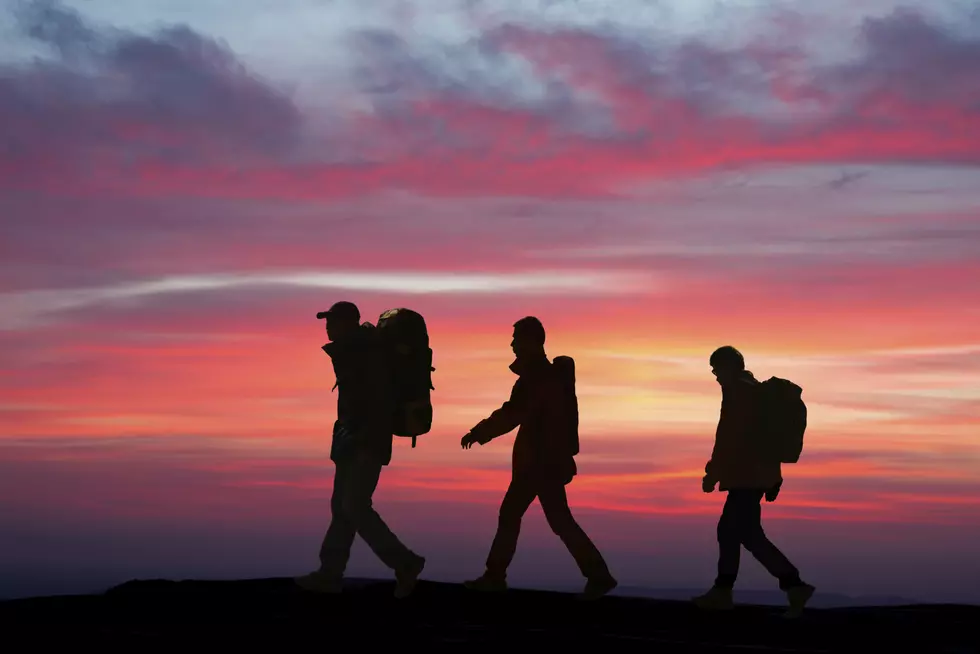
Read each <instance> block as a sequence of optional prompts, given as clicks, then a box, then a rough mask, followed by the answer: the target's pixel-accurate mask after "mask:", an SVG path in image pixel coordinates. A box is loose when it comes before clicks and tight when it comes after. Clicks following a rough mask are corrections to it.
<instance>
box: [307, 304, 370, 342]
mask: <svg viewBox="0 0 980 654" xmlns="http://www.w3.org/2000/svg"><path fill="white" fill-rule="evenodd" d="M316 317H317V319H320V320H323V319H324V318H326V320H327V338H329V339H330V340H331V341H339V340H343V339H344V338H345V337H346V336H348V335H350V334H353V333H354V331H356V330H357V328H358V327H359V326H360V324H361V312H360V311H359V310H358V309H357V305H356V304H354V303H353V302H336V303H334V305H333V306H332V307H330V308H329V309H328V310H326V311H321V312H320V313H318V314H316Z"/></svg>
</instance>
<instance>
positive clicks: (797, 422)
mask: <svg viewBox="0 0 980 654" xmlns="http://www.w3.org/2000/svg"><path fill="white" fill-rule="evenodd" d="M758 392H759V406H760V435H761V437H762V439H763V448H764V450H765V451H766V452H767V453H769V454H771V455H773V456H774V457H775V458H776V459H777V460H778V461H779V462H780V463H796V462H797V461H799V460H800V454H801V453H802V452H803V433H804V432H805V431H806V404H805V403H804V402H803V389H802V388H800V387H799V386H797V385H796V384H794V383H793V382H791V381H789V380H788V379H781V378H779V377H770V378H769V379H767V380H766V381H764V382H762V383H761V384H759V386H758Z"/></svg>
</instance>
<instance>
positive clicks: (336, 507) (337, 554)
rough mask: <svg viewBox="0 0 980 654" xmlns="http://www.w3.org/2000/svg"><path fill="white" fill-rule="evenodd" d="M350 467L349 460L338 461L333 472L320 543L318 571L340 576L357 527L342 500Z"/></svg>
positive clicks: (345, 566) (349, 474)
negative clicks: (327, 522) (327, 518)
mask: <svg viewBox="0 0 980 654" xmlns="http://www.w3.org/2000/svg"><path fill="white" fill-rule="evenodd" d="M352 472H353V471H352V469H351V466H350V463H349V462H342V463H338V464H337V465H336V467H335V469H334V474H333V495H332V496H331V498H330V512H331V518H330V526H329V527H327V533H326V534H325V535H324V537H323V543H322V544H321V545H320V572H322V573H324V574H326V575H328V576H331V577H342V576H343V575H344V570H346V569H347V561H348V559H350V549H351V546H352V545H353V544H354V536H355V534H356V533H357V529H356V528H355V526H354V523H353V522H352V521H351V520H350V518H349V517H348V516H347V515H346V513H345V512H344V500H345V497H346V495H347V494H348V492H349V487H350V482H351V475H352Z"/></svg>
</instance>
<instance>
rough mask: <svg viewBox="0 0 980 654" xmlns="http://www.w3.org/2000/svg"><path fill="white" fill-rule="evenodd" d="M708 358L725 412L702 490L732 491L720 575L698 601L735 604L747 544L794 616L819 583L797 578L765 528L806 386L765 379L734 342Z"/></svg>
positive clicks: (797, 432)
mask: <svg viewBox="0 0 980 654" xmlns="http://www.w3.org/2000/svg"><path fill="white" fill-rule="evenodd" d="M710 364H711V370H712V372H713V373H714V375H715V377H716V379H717V381H718V383H719V384H720V385H721V391H722V401H721V415H720V419H719V421H718V427H717V430H716V432H715V444H714V449H713V450H712V453H711V459H710V460H709V461H708V463H707V465H706V466H705V475H704V478H703V480H702V483H701V486H702V490H703V491H704V492H705V493H711V492H713V491H714V489H715V486H718V489H719V490H721V491H727V492H728V497H727V498H726V500H725V507H724V509H723V510H722V514H721V519H720V520H719V521H718V532H717V533H718V548H719V556H718V576H717V578H716V579H715V583H714V586H713V587H712V588H711V589H710V590H709V591H708V592H707V593H705V594H703V595H700V596H698V597H695V598H694V602H695V604H697V605H698V606H699V607H701V608H703V609H714V610H719V609H721V610H725V609H731V608H733V601H732V589H733V587H734V585H735V579H736V577H737V575H738V568H739V558H740V553H741V548H742V546H744V547H745V549H746V550H748V551H749V552H750V553H751V554H752V555H753V556H754V557H755V558H756V559H757V560H758V561H759V562H760V563H761V564H762V565H763V566H764V567H765V568H766V570H767V571H768V572H769V573H770V574H771V575H773V576H774V577H776V578H777V579H778V580H779V587H780V589H781V590H783V591H784V592H785V593H786V595H787V599H788V601H789V611H788V612H787V614H786V615H787V617H796V616H798V615H799V614H800V613H801V612H802V610H803V608H804V606H805V605H806V603H807V601H809V599H810V597H811V596H812V595H813V592H814V587H813V586H811V585H809V584H806V583H804V582H803V581H802V580H801V579H800V573H799V571H798V570H797V569H796V567H795V566H794V565H793V564H792V563H791V562H790V561H789V559H787V558H786V556H785V555H784V554H783V553H782V552H781V551H779V549H778V548H777V547H776V546H775V545H773V544H772V542H771V541H770V540H769V538H768V537H767V536H766V534H765V531H763V529H762V498H763V497H765V499H766V501H767V502H774V501H775V500H776V497H777V496H778V495H779V491H780V488H781V487H782V483H783V477H782V464H783V463H796V462H797V461H798V460H799V457H800V452H801V451H802V449H803V433H804V431H805V429H806V405H805V404H804V403H803V400H802V397H801V394H802V389H801V388H800V387H799V386H797V385H796V384H793V383H792V382H789V381H787V380H785V379H780V378H778V377H772V378H770V379H768V380H766V381H764V382H760V381H759V380H757V379H756V378H755V376H754V375H753V374H752V373H751V372H750V371H748V370H746V369H745V359H744V358H743V356H742V354H741V353H740V352H739V351H738V350H736V349H735V348H734V347H731V346H724V347H721V348H718V349H717V350H715V351H714V353H712V355H711V358H710Z"/></svg>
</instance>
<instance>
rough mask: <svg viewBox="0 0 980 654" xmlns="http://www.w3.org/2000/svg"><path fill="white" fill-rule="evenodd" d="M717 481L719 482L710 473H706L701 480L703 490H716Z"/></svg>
mask: <svg viewBox="0 0 980 654" xmlns="http://www.w3.org/2000/svg"><path fill="white" fill-rule="evenodd" d="M717 483H718V482H716V481H715V480H714V479H712V478H711V477H709V476H708V475H705V476H704V479H702V480H701V490H703V491H704V492H705V493H711V492H713V491H714V490H715V484H717Z"/></svg>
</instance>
